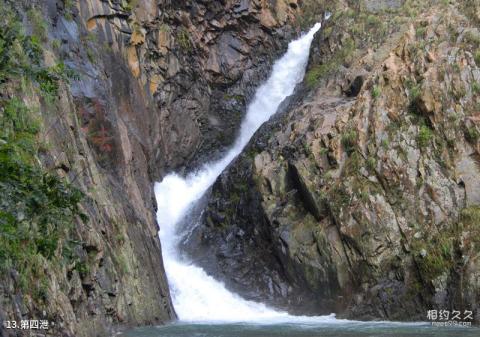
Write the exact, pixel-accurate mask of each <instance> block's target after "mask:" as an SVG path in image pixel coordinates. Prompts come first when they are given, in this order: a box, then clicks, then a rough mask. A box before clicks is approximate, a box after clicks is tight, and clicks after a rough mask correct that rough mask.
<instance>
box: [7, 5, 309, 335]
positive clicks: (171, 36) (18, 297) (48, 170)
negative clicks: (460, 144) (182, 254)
mask: <svg viewBox="0 0 480 337" xmlns="http://www.w3.org/2000/svg"><path fill="white" fill-rule="evenodd" d="M2 6H4V9H5V13H9V14H8V15H5V16H4V19H5V25H2V27H4V28H5V29H4V30H2V31H1V33H2V36H1V38H2V43H3V42H5V41H6V43H10V46H14V47H12V48H10V49H4V48H3V45H2V48H1V49H0V54H1V56H2V58H1V62H2V64H1V67H0V85H1V86H2V94H1V97H0V98H1V102H0V106H1V113H2V115H1V118H2V119H1V121H2V125H3V126H4V127H5V125H7V122H8V123H9V124H8V125H10V124H11V127H12V130H13V131H12V132H10V131H8V132H7V131H5V132H4V133H2V141H1V142H0V146H1V151H2V154H4V153H7V152H8V151H12V150H11V149H12V148H14V147H16V146H17V145H18V146H19V148H21V149H20V150H18V151H19V152H18V151H17V150H15V151H17V152H18V153H19V154H21V160H20V162H21V163H22V165H24V166H25V167H24V168H27V169H28V170H34V172H39V173H38V176H43V177H49V179H51V180H52V181H53V182H55V183H56V184H58V186H60V187H61V188H62V189H61V190H58V191H60V192H58V193H64V194H65V196H64V197H65V198H66V197H67V196H68V200H66V201H65V202H61V201H59V200H58V198H57V194H55V193H56V192H55V193H53V194H52V193H51V192H52V190H50V189H49V186H48V184H47V183H45V184H42V185H41V186H40V187H41V188H43V189H45V191H43V190H42V193H43V192H44V193H43V194H41V196H42V197H45V198H47V199H48V198H53V197H55V198H57V199H55V202H56V204H58V205H57V206H56V208H55V209H54V211H55V212H66V214H67V215H66V217H65V218H64V217H54V218H53V219H56V220H58V221H59V225H60V222H61V225H64V226H65V227H64V228H63V227H58V226H50V227H49V224H48V221H47V224H46V225H45V228H43V229H42V230H43V231H44V233H49V234H52V235H54V238H55V239H54V240H53V239H52V241H48V240H47V241H45V240H43V239H42V238H41V235H43V234H42V233H43V232H42V233H41V232H37V230H38V228H37V227H36V225H34V224H33V223H34V222H32V221H30V220H31V219H30V218H29V217H32V218H33V217H35V214H30V213H29V214H27V216H25V214H24V213H22V212H21V211H19V210H21V209H22V207H24V206H25V205H23V202H19V204H18V205H11V204H10V203H9V200H7V199H8V198H7V197H6V195H4V196H2V203H1V205H0V207H1V211H2V213H1V215H2V218H1V221H2V223H1V225H2V228H1V230H2V235H3V233H4V229H6V230H10V229H11V228H17V229H18V228H21V226H26V227H25V228H28V231H30V233H31V237H27V238H23V239H18V240H17V239H14V240H13V239H12V241H11V242H10V241H8V240H9V239H5V240H7V241H2V243H4V242H7V243H8V245H7V246H6V247H7V248H5V249H3V248H4V247H2V248H1V249H0V256H1V257H2V260H1V261H0V262H1V263H0V266H1V268H2V275H1V276H0V277H1V286H0V301H1V302H0V303H1V306H0V318H1V320H2V321H6V320H16V321H18V322H20V320H21V319H47V320H49V322H50V323H54V326H51V329H50V331H49V335H52V336H59V335H62V336H89V337H90V336H104V335H110V334H111V333H112V330H114V329H115V328H116V327H118V326H136V325H142V324H158V323H164V322H167V321H169V320H171V319H173V318H175V313H174V309H173V307H172V304H171V301H170V297H169V291H168V285H167V282H166V278H165V273H164V270H163V265H162V259H161V252H160V242H159V239H158V235H157V231H158V227H157V225H156V221H155V212H154V211H155V201H154V195H153V188H152V187H153V182H154V181H155V180H156V179H160V178H161V177H162V175H163V174H164V173H165V172H166V171H167V170H170V169H174V168H183V167H186V168H187V169H189V168H190V167H192V166H193V165H196V163H197V162H198V161H199V160H205V159H207V158H211V157H214V156H215V155H216V153H215V151H213V149H215V150H216V151H217V150H221V148H222V146H226V145H228V144H229V143H230V142H231V140H232V137H233V135H234V133H235V130H236V127H237V126H238V124H239V122H240V120H241V117H242V115H243V113H244V110H245V104H246V101H247V100H248V99H249V97H250V95H251V94H252V91H253V88H254V87H256V86H257V85H258V83H259V82H260V81H262V80H263V78H264V77H265V75H266V74H267V73H268V70H269V68H270V65H271V62H272V60H273V59H274V58H275V56H276V54H277V53H280V52H282V50H283V49H284V48H285V47H286V43H287V41H288V40H289V39H290V38H291V36H292V35H293V34H294V33H295V28H294V25H295V20H296V17H295V15H297V14H298V13H299V11H300V10H301V7H300V6H299V4H297V2H296V1H293V0H290V1H283V0H282V1H258V0H251V1H248V0H237V1H220V0H219V1H193V0H192V1H169V0H156V1H155V0H141V1H119V0H118V1H116V0H112V1H106V0H105V1H103V0H88V1H66V0H65V1H61V0H58V1H57V0H48V1H31V2H28V3H17V2H13V1H6V2H4V3H2ZM7 9H8V10H7ZM10 14H11V17H12V18H13V17H14V18H15V19H11V17H10ZM15 20H16V21H15ZM22 25H23V26H25V27H26V29H25V32H22V31H21V30H17V29H16V28H15V27H18V26H22ZM2 29H3V28H2ZM12 32H13V33H14V34H13V33H12ZM12 34H13V35H12ZM15 34H16V35H15ZM12 36H13V37H12ZM5 50H7V51H6V52H5ZM9 50H11V51H12V52H10V51H9ZM4 56H5V57H4ZM5 60H7V61H8V67H12V69H13V71H11V72H8V71H6V73H8V74H7V75H6V76H4V75H5V74H4V70H5V68H4V63H3V62H6V61H5ZM24 60H27V62H26V63H25V64H24V62H25V61H24ZM17 61H18V62H17ZM29 63H31V64H32V66H30V65H28V64H29ZM5 65H7V63H5ZM8 67H7V68H8ZM22 67H23V68H22ZM17 68H18V69H17ZM7 70H8V69H7ZM12 109H13V110H12ZM12 111H13V112H14V113H13V114H12ZM27 112H28V113H27ZM24 113H26V114H27V115H28V116H29V117H28V118H31V120H30V122H32V121H35V123H37V122H38V124H39V126H38V128H37V127H35V128H34V127H32V128H31V129H27V131H28V137H29V138H28V139H27V140H28V142H27V145H28V144H30V145H31V143H30V141H31V139H34V140H35V142H34V143H35V144H37V145H36V146H33V145H32V146H31V147H32V148H28V149H27V150H28V151H27V150H25V149H23V147H24V145H25V143H21V142H20V141H22V140H21V139H20V141H19V137H20V136H23V135H24V134H25V132H24V131H25V130H24V129H22V125H23V123H25V122H24V121H25V120H26V119H24V118H27V117H26V116H23V115H22V114H24ZM16 116H20V117H19V118H21V119H22V120H21V123H19V122H18V121H15V120H14V119H12V118H17V117H16ZM30 122H29V123H30ZM4 129H5V128H4ZM5 130H7V129H5ZM17 136H18V137H17ZM30 145H29V146H30ZM5 151H6V152H5ZM9 153H11V152H9ZM15 153H16V152H15ZM4 158H5V157H3V156H2V160H4ZM7 158H8V157H7ZM12 158H13V157H12ZM0 161H1V160H0ZM2 165H4V163H3V161H2ZM5 165H6V164H5ZM8 165H13V166H14V167H15V168H16V169H19V167H18V165H19V164H18V162H16V163H12V162H8ZM3 167H4V166H2V168H3ZM24 168H23V169H24ZM59 177H60V178H59ZM4 178H5V179H6V178H8V179H10V180H9V183H8V184H6V183H5V184H3V183H4V181H3V180H2V185H1V186H2V192H4V191H5V190H6V189H7V187H8V188H10V187H12V186H13V188H15V185H14V183H18V181H17V180H18V176H14V175H12V176H8V177H4V176H2V179H4ZM42 181H43V180H42ZM11 182H13V183H12V184H13V185H12V186H10V185H9V184H10V183H11ZM28 184H33V182H31V181H29V182H28ZM25 186H30V185H25ZM35 186H36V185H35ZM60 187H59V188H60ZM63 189H65V190H63ZM53 191H57V190H55V189H53ZM22 193H27V192H25V191H24V190H22ZM80 195H82V196H81V197H80ZM13 200H16V199H15V198H13ZM77 201H79V202H77ZM36 202H37V201H35V202H33V204H32V205H28V207H27V206H25V207H27V208H28V210H29V211H30V210H31V209H32V210H34V211H35V210H36V209H37V210H38V212H39V214H43V213H42V212H44V211H45V208H48V207H50V205H47V203H46V202H45V203H44V205H46V207H45V208H44V209H43V210H41V209H40V208H39V205H42V203H41V202H39V203H38V204H37V203H36ZM47 206H48V207H47ZM15 207H16V208H17V210H16V209H15ZM52 207H53V206H52ZM6 212H11V214H10V213H9V214H8V216H7V213H6ZM45 212H46V213H47V214H48V216H51V214H50V213H52V212H53V211H52V212H50V213H48V212H49V211H48V209H47V210H46V211H45ZM33 213H34V212H33ZM57 218H58V219H57ZM60 220H61V221H60ZM35 221H37V220H36V219H35ZM38 221H40V220H38ZM5 224H8V226H10V225H12V227H7V226H5V227H4V225H5ZM15 226H17V227H15ZM37 234H38V237H35V238H33V236H36V235H37ZM1 238H2V240H3V238H4V236H2V237H1ZM15 245H17V246H15ZM21 247H23V248H26V247H27V248H28V249H26V250H25V251H24V252H21V253H20V252H19V250H18V249H17V248H21ZM3 259H5V260H3ZM21 263H23V264H21ZM27 266H28V267H27ZM27 270H28V272H27ZM3 271H5V273H4V272H3ZM1 332H2V335H3V334H5V335H7V336H10V335H20V336H21V335H22V334H23V333H28V332H27V331H22V330H5V329H3V330H1Z"/></svg>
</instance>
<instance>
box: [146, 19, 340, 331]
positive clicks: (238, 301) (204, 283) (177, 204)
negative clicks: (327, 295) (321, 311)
mask: <svg viewBox="0 0 480 337" xmlns="http://www.w3.org/2000/svg"><path fill="white" fill-rule="evenodd" d="M320 26H321V25H320V23H317V24H316V25H315V26H314V27H313V28H312V29H311V30H310V31H309V32H308V33H307V34H305V35H304V36H302V37H301V38H299V39H298V40H296V41H293V42H291V43H290V44H289V46H288V51H287V53H286V54H285V55H284V56H283V57H282V58H280V59H279V60H278V61H277V62H276V63H275V65H274V66H273V71H272V73H271V75H270V77H269V79H268V80H267V81H266V82H265V83H264V84H263V85H262V86H261V87H260V88H258V90H257V92H256V94H255V97H254V99H253V101H252V102H251V103H250V105H249V107H248V111H247V115H246V118H245V120H244V121H243V123H242V125H241V129H240V134H239V137H238V138H237V140H236V141H235V143H234V145H233V147H232V148H231V149H230V150H229V151H228V152H227V153H226V154H225V156H224V157H223V158H222V159H220V160H219V161H216V162H213V163H209V164H207V165H205V166H203V167H202V168H201V169H200V170H199V171H197V172H196V173H194V174H191V175H189V176H187V177H186V178H184V177H181V176H179V175H177V174H174V173H173V174H170V175H168V176H166V177H165V178H164V179H163V181H162V182H161V183H157V184H156V185H155V195H156V199H157V203H158V212H157V218H158V223H159V225H160V239H161V242H162V248H163V260H164V264H165V270H166V273H167V278H168V282H169V285H170V291H171V295H172V300H173V304H174V307H175V310H176V312H177V315H178V317H179V319H180V320H181V321H189V322H192V321H193V322H286V321H298V320H309V319H308V318H306V317H295V316H290V315H288V314H287V313H285V312H278V311H275V310H273V309H270V308H268V307H266V306H265V305H264V304H261V303H256V302H252V301H247V300H244V299H242V298H241V297H240V296H238V295H236V294H234V293H231V292H230V291H228V290H227V289H226V288H225V287H224V285H223V284H222V283H221V282H219V281H217V280H215V279H214V278H213V277H211V276H209V275H207V274H206V272H205V271H204V270H203V269H202V268H200V267H197V266H195V265H193V264H192V263H191V262H189V261H186V260H185V259H184V258H182V257H181V254H180V252H179V251H178V243H179V241H180V240H181V239H182V238H181V235H180V234H178V233H177V228H176V225H177V224H178V223H179V222H180V220H181V219H182V218H183V217H184V216H185V215H186V214H187V213H188V211H189V209H190V208H191V207H192V205H194V203H195V202H196V201H198V200H199V199H200V198H201V197H202V196H203V195H204V193H205V192H206V191H207V190H208V188H209V187H210V186H211V185H212V184H213V183H214V182H215V180H216V179H217V177H218V176H219V175H220V174H221V173H222V171H223V170H224V169H225V168H226V167H227V166H228V164H229V163H230V162H231V161H232V160H233V159H235V157H236V156H237V155H238V154H240V152H241V151H242V150H243V148H244V147H245V145H246V144H247V143H248V141H249V140H250V138H251V137H252V136H253V134H254V133H255V132H256V131H257V129H258V128H259V127H260V126H261V125H262V124H263V123H264V122H266V121H267V120H268V119H269V118H270V117H271V116H272V115H273V114H275V112H276V111H277V109H278V107H279V105H280V104H281V103H282V101H283V100H284V99H285V98H287V97H288V96H290V95H291V94H292V93H293V91H294V89H295V86H296V85H297V84H298V83H299V82H300V81H302V79H303V77H304V75H305V68H306V65H307V62H308V56H309V51H310V45H311V43H312V40H313V37H314V35H315V33H316V32H317V31H318V30H319V29H320ZM318 318H319V317H317V318H316V319H318ZM323 319H324V320H329V319H333V316H327V317H324V318H323Z"/></svg>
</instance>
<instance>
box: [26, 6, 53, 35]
mask: <svg viewBox="0 0 480 337" xmlns="http://www.w3.org/2000/svg"><path fill="white" fill-rule="evenodd" d="M27 17H28V20H29V21H30V23H31V25H32V33H33V36H36V37H38V38H39V39H40V40H41V41H43V42H45V41H47V37H48V36H47V28H48V27H47V22H46V21H45V19H44V18H43V14H42V12H41V11H39V10H38V9H36V8H31V9H30V10H29V11H28V12H27Z"/></svg>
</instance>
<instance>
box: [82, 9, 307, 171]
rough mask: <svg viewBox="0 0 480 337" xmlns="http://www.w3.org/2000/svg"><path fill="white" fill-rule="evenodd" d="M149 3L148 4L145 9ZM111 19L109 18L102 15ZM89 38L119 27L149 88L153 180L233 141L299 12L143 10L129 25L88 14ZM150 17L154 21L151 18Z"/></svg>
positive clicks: (115, 17)
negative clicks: (250, 100) (251, 99)
mask: <svg viewBox="0 0 480 337" xmlns="http://www.w3.org/2000/svg"><path fill="white" fill-rule="evenodd" d="M147 3H148V4H147ZM106 10H107V12H108V13H109V18H107V20H106V19H105V17H104V15H102V16H98V14H99V13H100V12H102V13H105V11H106ZM85 12H86V13H85V14H82V16H88V17H90V18H91V19H90V20H89V22H92V27H94V28H92V30H91V32H92V33H94V34H99V35H104V36H105V37H106V38H107V40H108V39H109V38H108V37H109V36H110V35H111V33H109V30H111V29H114V30H115V27H116V26H120V27H121V26H122V25H123V26H125V27H126V28H125V29H116V30H117V32H116V34H119V38H120V39H123V40H125V41H129V42H128V44H127V47H126V49H125V50H124V51H123V53H124V57H125V58H126V59H127V60H128V64H129V66H130V70H131V72H132V74H133V75H134V76H135V77H137V78H138V81H139V83H140V85H141V86H144V87H145V88H148V91H149V92H147V93H146V95H149V96H151V98H152V102H153V104H154V108H155V113H154V116H152V117H151V118H150V119H149V121H150V136H149V138H148V139H150V140H151V142H152V144H151V147H152V154H153V158H152V163H155V165H153V166H152V168H151V169H152V172H153V173H154V174H155V175H156V176H159V175H161V174H162V173H164V172H166V171H168V170H173V169H179V168H183V167H185V165H187V166H188V167H189V168H195V167H197V166H199V165H200V164H201V163H203V162H205V161H206V160H209V159H212V158H214V157H216V156H217V155H218V154H219V153H220V152H221V151H222V150H224V149H225V147H226V146H228V145H230V144H231V142H232V141H233V138H234V135H235V133H236V129H237V127H238V125H239V123H240V121H241V119H242V116H243V114H244V112H245V108H246V103H247V102H248V101H249V99H250V97H251V95H252V94H253V91H254V88H255V87H256V86H257V85H258V84H259V83H260V82H261V81H262V80H263V79H265V77H266V75H267V74H268V72H269V70H270V66H271V64H272V61H273V60H274V59H275V58H276V56H277V55H278V54H279V53H281V52H283V50H284V49H285V47H286V45H287V42H288V41H289V40H290V39H291V37H292V35H293V34H292V33H293V25H294V23H295V14H297V12H298V9H297V8H293V7H291V6H287V5H286V2H285V1H284V0H281V1H250V0H249V1H180V2H169V1H160V2H154V1H150V2H145V3H144V2H140V3H139V4H138V5H136V6H135V7H134V8H133V9H132V11H131V12H128V13H126V14H127V16H126V17H121V16H119V15H120V14H122V15H123V14H125V13H123V12H122V11H121V10H118V9H115V8H112V7H111V6H107V5H106V3H103V5H102V6H101V7H100V8H98V9H91V8H89V7H88V6H85ZM146 13H148V15H147V14H146Z"/></svg>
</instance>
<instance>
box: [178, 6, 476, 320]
mask: <svg viewBox="0 0 480 337" xmlns="http://www.w3.org/2000/svg"><path fill="white" fill-rule="evenodd" d="M329 4H330V8H331V10H332V11H333V16H332V17H331V19H330V20H329V22H328V23H327V25H326V26H325V27H324V28H323V30H322V32H321V33H320V34H319V36H318V37H317V39H316V42H315V46H314V47H313V50H312V56H311V60H310V65H309V70H308V72H307V75H306V79H305V82H304V84H303V85H302V86H301V87H300V88H298V90H297V93H296V94H295V95H294V97H292V98H291V99H290V102H289V103H288V104H287V105H286V106H285V107H284V108H283V111H282V112H281V113H280V115H279V116H277V117H276V118H275V119H274V120H271V121H270V122H269V123H268V125H266V126H264V127H263V128H262V129H261V130H260V131H259V132H258V133H257V135H256V136H255V138H254V139H253V140H252V142H251V143H250V145H249V147H248V148H247V149H246V150H245V152H244V153H243V154H242V155H241V156H240V157H239V158H238V159H237V160H236V162H235V163H234V164H232V165H231V166H230V167H229V169H228V170H227V171H226V172H224V173H223V174H222V176H221V177H220V178H219V179H218V181H217V182H216V183H215V185H214V187H213V189H212V192H211V195H210V196H209V198H208V201H207V202H208V206H207V211H206V212H205V213H204V215H203V217H202V224H201V225H200V226H199V227H197V229H196V231H195V233H194V235H193V236H192V237H191V239H190V241H189V242H188V245H187V247H186V248H187V249H189V250H190V251H192V250H195V252H196V254H195V258H196V261H197V262H198V263H199V264H201V265H202V266H204V267H205V268H206V269H207V270H208V271H209V272H210V273H212V274H214V275H217V277H221V278H222V279H223V280H224V281H225V282H226V284H227V285H228V286H229V287H230V288H231V289H234V290H235V291H237V292H239V293H241V294H242V295H243V296H245V297H247V298H250V299H255V300H261V301H267V302H269V303H271V304H274V305H277V306H280V307H284V308H286V309H288V310H290V311H292V312H302V313H316V314H318V313H330V312H337V313H338V314H339V315H340V316H341V317H351V318H356V319H389V320H425V319H426V312H427V310H430V309H448V310H454V309H455V310H465V309H468V310H472V311H474V312H475V313H476V315H475V317H477V319H478V317H479V312H478V311H479V303H480V284H479V283H478V280H479V271H480V265H479V261H480V260H479V258H480V243H479V241H478V237H479V234H480V233H479V230H480V227H479V226H480V207H479V205H480V194H479V191H480V188H479V187H480V185H479V184H480V152H479V151H480V124H479V121H480V119H479V118H480V69H479V67H480V50H479V49H478V46H479V42H480V32H479V30H478V23H479V22H480V21H479V20H480V7H479V3H478V1H444V2H443V1H442V2H437V1H368V0H365V1H338V2H330V3H329ZM192 247H193V248H192Z"/></svg>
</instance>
